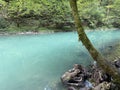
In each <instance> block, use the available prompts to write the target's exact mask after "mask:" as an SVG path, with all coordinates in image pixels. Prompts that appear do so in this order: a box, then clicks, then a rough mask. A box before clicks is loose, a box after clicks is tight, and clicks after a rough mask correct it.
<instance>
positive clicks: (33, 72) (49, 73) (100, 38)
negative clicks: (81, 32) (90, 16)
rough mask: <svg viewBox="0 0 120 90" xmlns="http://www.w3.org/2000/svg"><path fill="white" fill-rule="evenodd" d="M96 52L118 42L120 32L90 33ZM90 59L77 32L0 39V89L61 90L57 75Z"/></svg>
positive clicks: (87, 62)
mask: <svg viewBox="0 0 120 90" xmlns="http://www.w3.org/2000/svg"><path fill="white" fill-rule="evenodd" d="M87 35H88V37H89V38H90V40H91V41H92V43H93V44H94V45H95V47H96V48H97V49H99V50H101V51H102V50H103V49H104V48H105V47H107V46H111V45H113V44H114V43H115V42H120V36H119V35H120V31H91V32H87ZM91 61H92V58H91V57H90V55H89V54H88V52H87V50H86V49H85V48H84V46H83V45H82V44H81V42H78V38H77V33H76V32H69V33H55V34H45V35H19V36H17V35H12V36H0V90H64V89H63V87H62V84H61V83H60V79H59V78H60V76H61V75H62V74H63V73H64V72H65V71H66V70H68V69H69V68H72V65H73V64H74V63H80V64H83V65H88V64H89V63H91Z"/></svg>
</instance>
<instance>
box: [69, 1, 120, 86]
mask: <svg viewBox="0 0 120 90" xmlns="http://www.w3.org/2000/svg"><path fill="white" fill-rule="evenodd" d="M70 6H71V9H72V13H73V17H74V22H75V26H76V29H77V32H78V37H79V40H81V42H82V43H83V45H84V46H85V47H86V49H87V50H88V52H89V53H90V55H91V56H92V58H93V59H94V60H95V61H96V62H97V63H98V65H99V66H100V67H101V68H102V69H103V70H104V71H105V72H107V73H108V74H110V75H111V76H112V78H113V79H114V81H115V82H116V83H119V84H120V72H119V71H118V69H117V68H115V66H113V65H112V64H111V63H110V62H108V61H107V60H106V59H105V58H104V57H103V56H102V55H101V54H100V53H99V52H98V51H97V50H96V49H95V48H94V46H93V45H92V43H91V41H90V40H89V38H88V37H87V35H86V33H85V32H84V29H83V27H82V24H81V20H80V18H79V14H78V8H77V0H70Z"/></svg>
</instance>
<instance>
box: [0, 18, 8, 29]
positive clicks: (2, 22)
mask: <svg viewBox="0 0 120 90" xmlns="http://www.w3.org/2000/svg"><path fill="white" fill-rule="evenodd" d="M8 25H9V23H8V22H7V21H6V20H5V19H4V18H0V29H4V28H7V27H8Z"/></svg>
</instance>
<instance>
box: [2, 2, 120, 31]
mask: <svg viewBox="0 0 120 90" xmlns="http://www.w3.org/2000/svg"><path fill="white" fill-rule="evenodd" d="M77 4H78V8H79V15H80V18H81V20H82V24H83V26H84V27H88V28H92V29H93V28H99V27H100V28H101V27H111V26H113V27H116V28H119V27H120V19H119V18H120V10H119V7H120V0H78V2H77ZM0 17H1V18H3V17H4V18H5V19H6V20H8V21H9V23H15V24H14V25H15V27H19V28H21V27H24V26H26V27H29V26H30V25H31V26H33V27H35V29H39V28H40V27H47V28H57V29H64V28H67V29H69V28H73V26H74V24H73V19H72V15H71V10H70V6H69V2H68V0H0ZM34 21H36V22H34ZM1 22H2V21H1ZM30 22H31V23H33V24H30ZM2 24H3V25H2ZM1 25H2V26H1V27H4V23H1ZM5 27H6V26H5Z"/></svg>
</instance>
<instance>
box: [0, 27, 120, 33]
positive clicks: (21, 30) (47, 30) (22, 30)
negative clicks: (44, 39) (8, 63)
mask: <svg viewBox="0 0 120 90" xmlns="http://www.w3.org/2000/svg"><path fill="white" fill-rule="evenodd" d="M109 30H110V31H112V30H120V29H117V28H111V29H109V28H98V29H87V28H85V31H89V32H92V31H109ZM72 31H76V29H75V28H64V29H55V28H44V27H41V28H38V30H35V29H34V27H33V28H31V29H30V28H27V29H26V28H24V27H23V28H11V29H0V35H32V34H49V33H55V32H72Z"/></svg>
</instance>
